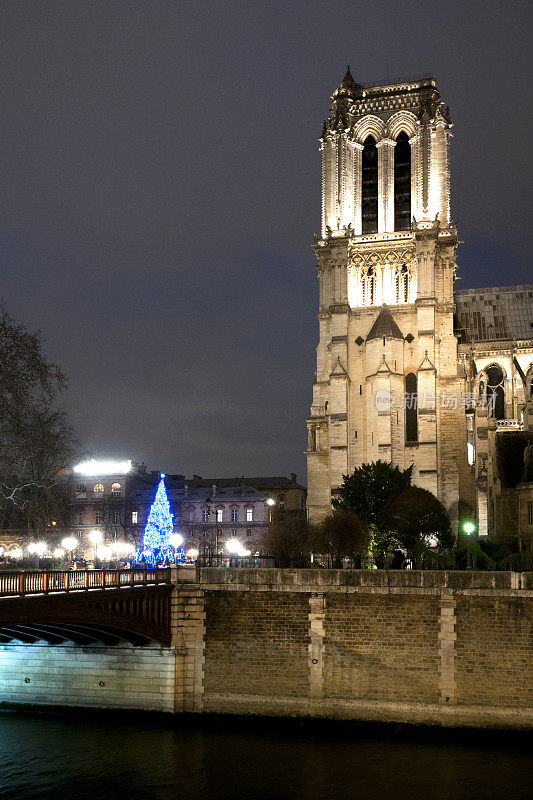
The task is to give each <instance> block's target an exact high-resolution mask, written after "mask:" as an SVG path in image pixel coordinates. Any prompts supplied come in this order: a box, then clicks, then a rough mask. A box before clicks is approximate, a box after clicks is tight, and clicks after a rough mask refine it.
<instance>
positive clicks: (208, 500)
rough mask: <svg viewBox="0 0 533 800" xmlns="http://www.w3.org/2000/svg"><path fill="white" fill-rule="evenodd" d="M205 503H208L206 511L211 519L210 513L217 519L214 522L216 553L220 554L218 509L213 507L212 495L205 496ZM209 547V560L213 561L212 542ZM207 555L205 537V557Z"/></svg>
mask: <svg viewBox="0 0 533 800" xmlns="http://www.w3.org/2000/svg"><path fill="white" fill-rule="evenodd" d="M205 505H206V513H207V517H208V519H209V515H210V514H214V515H215V521H214V524H215V548H214V550H215V555H218V516H217V510H216V508H211V498H210V497H206V498H205ZM208 549H209V561H211V559H212V557H213V546H212V543H211V542H210V544H209V548H208ZM205 555H206V546H205V538H204V558H205Z"/></svg>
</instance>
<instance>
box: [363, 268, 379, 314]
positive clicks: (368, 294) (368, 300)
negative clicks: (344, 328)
mask: <svg viewBox="0 0 533 800" xmlns="http://www.w3.org/2000/svg"><path fill="white" fill-rule="evenodd" d="M361 293H362V300H363V305H364V306H373V305H374V304H375V302H376V273H375V270H374V268H373V267H369V268H368V270H367V271H366V272H363V277H362V287H361Z"/></svg>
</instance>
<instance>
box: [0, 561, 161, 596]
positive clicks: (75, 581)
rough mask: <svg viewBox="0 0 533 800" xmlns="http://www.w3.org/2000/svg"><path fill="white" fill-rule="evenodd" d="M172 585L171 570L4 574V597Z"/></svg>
mask: <svg viewBox="0 0 533 800" xmlns="http://www.w3.org/2000/svg"><path fill="white" fill-rule="evenodd" d="M159 583H170V568H169V567H158V568H155V569H75V570H65V571H64V572H0V597H19V596H23V595H27V594H51V593H53V592H83V591H90V590H92V589H121V588H127V587H131V586H152V585H154V584H159Z"/></svg>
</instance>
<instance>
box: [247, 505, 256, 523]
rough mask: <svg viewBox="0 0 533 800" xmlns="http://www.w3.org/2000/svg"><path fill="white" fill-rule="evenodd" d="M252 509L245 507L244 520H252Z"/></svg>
mask: <svg viewBox="0 0 533 800" xmlns="http://www.w3.org/2000/svg"><path fill="white" fill-rule="evenodd" d="M253 518H254V510H253V508H247V509H246V522H253Z"/></svg>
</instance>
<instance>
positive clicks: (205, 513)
mask: <svg viewBox="0 0 533 800" xmlns="http://www.w3.org/2000/svg"><path fill="white" fill-rule="evenodd" d="M202 519H203V521H204V522H209V511H208V510H207V508H204V510H203V511H202Z"/></svg>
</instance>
